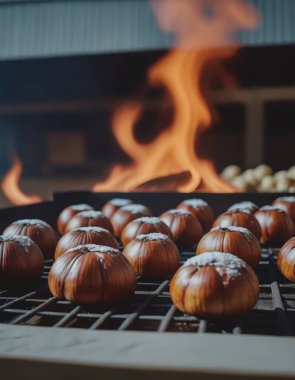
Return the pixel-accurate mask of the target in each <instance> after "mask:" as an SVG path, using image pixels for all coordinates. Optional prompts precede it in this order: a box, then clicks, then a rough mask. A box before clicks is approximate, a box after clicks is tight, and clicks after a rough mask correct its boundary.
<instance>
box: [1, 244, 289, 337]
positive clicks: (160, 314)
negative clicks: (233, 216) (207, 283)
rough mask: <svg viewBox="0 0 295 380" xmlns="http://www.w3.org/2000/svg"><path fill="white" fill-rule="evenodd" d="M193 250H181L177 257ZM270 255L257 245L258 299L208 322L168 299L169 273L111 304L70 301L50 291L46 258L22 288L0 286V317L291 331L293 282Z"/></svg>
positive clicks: (55, 323) (144, 327)
mask: <svg viewBox="0 0 295 380" xmlns="http://www.w3.org/2000/svg"><path fill="white" fill-rule="evenodd" d="M193 254H194V253H192V252H190V253H189V252H183V253H182V256H181V262H182V263H183V262H184V261H185V260H186V259H187V258H189V257H191V256H192V255H193ZM276 255H277V250H275V249H269V248H263V250H262V259H261V261H260V264H259V267H258V270H257V274H258V277H259V282H260V296H259V300H258V302H257V305H256V306H255V308H254V309H253V310H252V311H251V312H250V313H249V314H247V315H246V316H244V317H243V318H241V319H239V320H232V321H227V322H219V323H213V322H210V321H206V320H202V319H201V320H200V319H198V318H196V317H194V316H190V315H186V314H184V313H182V312H180V311H179V310H177V309H176V308H175V307H174V306H173V304H172V301H171V299H170V296H169V279H165V280H162V281H147V280H144V279H139V281H138V285H137V289H136V292H135V294H134V296H133V297H132V299H131V300H129V301H127V302H124V303H122V304H116V305H115V306H113V307H111V308H108V307H105V306H101V305H94V306H81V305H75V304H72V303H70V302H67V301H64V300H60V299H57V298H55V297H52V295H51V294H50V291H49V289H48V286H47V276H48V272H49V270H50V266H51V262H50V261H47V262H46V265H45V270H44V273H43V275H42V279H41V280H40V281H39V282H38V283H36V284H34V286H32V287H30V288H26V289H22V290H19V289H18V290H4V289H2V290H0V323H8V324H15V325H16V324H17V325H37V326H47V327H72V328H85V329H90V330H95V329H104V330H121V331H122V330H135V331H158V332H165V331H171V332H196V333H205V332H214V333H228V334H263V335H280V336H292V335H293V327H294V326H295V284H292V283H290V282H289V281H287V280H285V279H284V278H283V277H282V276H281V275H280V274H279V272H278V269H277V266H276ZM241 297H243V295H242V294H241Z"/></svg>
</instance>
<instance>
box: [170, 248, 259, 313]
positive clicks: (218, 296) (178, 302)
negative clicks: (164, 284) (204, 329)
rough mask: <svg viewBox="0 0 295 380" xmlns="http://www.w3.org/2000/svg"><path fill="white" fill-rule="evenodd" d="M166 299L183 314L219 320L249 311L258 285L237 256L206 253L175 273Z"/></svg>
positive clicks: (256, 293)
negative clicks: (169, 298)
mask: <svg viewBox="0 0 295 380" xmlns="http://www.w3.org/2000/svg"><path fill="white" fill-rule="evenodd" d="M170 295H171V299H172V301H173V303H174V305H175V306H176V307H177V308H178V309H180V310H181V311H183V312H184V313H188V314H193V315H197V316H199V317H201V318H207V319H222V318H227V317H234V316H239V315H242V314H244V313H247V312H248V311H250V310H251V309H252V308H253V307H254V306H255V304H256V302H257V299H258V295H259V283H258V278H257V276H256V274H255V272H254V271H253V269H252V268H251V267H250V266H249V265H248V264H246V263H245V262H244V261H243V260H241V259H240V258H238V257H237V256H234V255H231V254H229V253H222V252H209V253H208V252H207V253H202V254H201V255H198V256H195V257H193V258H191V259H189V260H188V261H187V262H186V263H185V264H184V265H183V266H182V267H181V268H180V269H178V271H177V272H176V273H175V275H174V276H173V278H172V281H171V284H170Z"/></svg>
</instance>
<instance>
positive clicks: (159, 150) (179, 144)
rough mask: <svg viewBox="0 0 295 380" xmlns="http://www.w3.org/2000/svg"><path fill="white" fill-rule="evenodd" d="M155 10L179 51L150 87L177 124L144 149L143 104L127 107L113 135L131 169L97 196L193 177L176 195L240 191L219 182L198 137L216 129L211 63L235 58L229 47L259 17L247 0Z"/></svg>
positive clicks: (169, 4) (164, 1)
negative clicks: (207, 80) (139, 135)
mask: <svg viewBox="0 0 295 380" xmlns="http://www.w3.org/2000/svg"><path fill="white" fill-rule="evenodd" d="M151 5H152V9H153V11H154V12H155V15H156V18H157V21H158V23H159V25H160V27H161V28H162V29H163V30H164V31H165V32H169V33H174V34H175V35H176V36H177V42H176V47H175V48H174V49H173V50H172V51H170V52H169V53H168V54H167V55H166V56H164V57H163V58H162V59H161V60H160V61H158V62H157V63H156V64H155V65H154V66H152V67H151V68H150V70H149V72H148V82H149V85H150V86H159V85H160V86H163V87H164V88H165V89H166V90H167V91H168V93H169V95H170V96H171V99H172V102H173V109H174V118H173V122H172V123H171V125H170V127H169V128H168V129H165V130H163V131H162V132H161V133H159V134H158V136H157V137H156V138H155V139H154V140H153V141H151V142H149V143H147V144H141V143H140V142H138V141H137V140H136V138H135V136H134V126H135V124H136V122H137V121H138V120H139V119H140V117H141V113H142V109H143V103H142V102H140V101H138V102H129V103H126V104H123V105H122V106H121V107H120V108H119V109H118V110H117V111H116V112H115V113H114V115H113V119H112V131H113V134H114V136H115V138H116V140H117V141H118V143H119V145H120V146H121V148H122V149H123V150H124V151H125V152H126V154H127V155H128V156H130V157H131V159H132V164H131V165H129V166H122V165H116V166H115V167H114V168H113V169H112V171H111V173H110V175H109V177H108V178H107V179H106V180H105V181H103V182H100V183H97V184H96V185H95V186H94V190H95V191H105V190H121V191H132V190H135V189H137V188H139V187H141V186H142V185H143V184H145V183H148V182H150V181H152V180H154V179H156V178H163V177H168V176H171V175H173V174H177V173H183V172H189V173H190V178H189V180H188V181H187V182H186V183H184V184H183V183H179V184H177V187H176V189H174V190H178V191H181V192H191V191H195V190H196V189H197V188H199V189H200V188H201V189H204V190H206V191H212V192H231V191H235V189H234V188H233V187H232V186H231V185H229V184H228V183H226V182H224V181H223V180H222V179H221V178H220V177H219V176H218V174H217V173H216V171H215V169H214V166H213V164H212V162H211V161H209V160H206V159H203V158H200V157H199V156H198V154H197V152H196V151H195V145H196V139H197V138H198V136H199V134H200V133H201V132H202V131H203V130H204V129H205V128H208V127H210V125H211V123H212V116H211V113H210V106H209V105H208V104H207V102H206V99H205V98H204V96H203V93H202V88H201V74H202V71H203V69H204V67H205V66H206V64H207V63H208V62H209V61H210V60H212V59H218V58H227V57H230V56H232V55H233V54H234V53H235V52H236V48H233V47H229V45H231V46H232V44H233V42H234V38H233V35H234V33H235V32H237V31H239V30H242V29H250V28H254V27H255V26H256V25H257V23H258V16H257V14H256V11H255V9H254V8H253V7H252V6H251V5H250V4H248V3H247V2H246V1H245V0H223V1H222V0H198V1H195V0H182V1H180V0H151ZM220 47H223V48H220Z"/></svg>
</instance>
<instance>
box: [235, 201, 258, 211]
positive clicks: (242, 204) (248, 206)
mask: <svg viewBox="0 0 295 380" xmlns="http://www.w3.org/2000/svg"><path fill="white" fill-rule="evenodd" d="M252 208H255V209H256V208H257V206H256V204H255V203H253V202H249V201H244V202H239V203H235V204H233V205H232V206H231V207H230V208H229V209H228V211H236V210H245V209H246V210H251V209H252Z"/></svg>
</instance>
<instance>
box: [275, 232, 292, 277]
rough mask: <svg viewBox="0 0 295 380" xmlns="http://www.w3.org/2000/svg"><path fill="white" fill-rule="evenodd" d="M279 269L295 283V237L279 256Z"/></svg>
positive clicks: (287, 243) (285, 245) (286, 244)
mask: <svg viewBox="0 0 295 380" xmlns="http://www.w3.org/2000/svg"><path fill="white" fill-rule="evenodd" d="M278 268H279V270H280V272H281V273H282V275H283V276H285V277H286V278H287V279H288V280H290V281H293V282H295V237H293V238H291V239H289V240H288V241H287V242H286V243H285V244H284V245H283V247H282V248H281V250H280V252H279V254H278Z"/></svg>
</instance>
